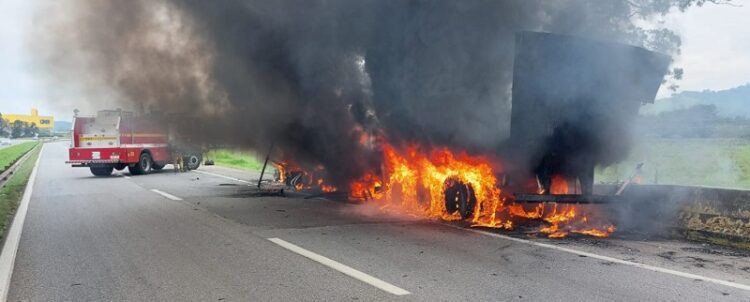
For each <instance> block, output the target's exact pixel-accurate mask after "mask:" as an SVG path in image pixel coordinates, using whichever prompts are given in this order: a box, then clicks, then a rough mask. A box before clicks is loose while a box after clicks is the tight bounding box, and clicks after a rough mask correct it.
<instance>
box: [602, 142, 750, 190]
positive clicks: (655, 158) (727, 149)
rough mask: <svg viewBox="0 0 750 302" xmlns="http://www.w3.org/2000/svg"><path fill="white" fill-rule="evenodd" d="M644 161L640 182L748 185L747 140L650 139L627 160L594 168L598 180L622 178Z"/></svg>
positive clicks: (749, 150) (749, 160) (749, 154)
mask: <svg viewBox="0 0 750 302" xmlns="http://www.w3.org/2000/svg"><path fill="white" fill-rule="evenodd" d="M639 162H643V163H644V166H643V170H642V171H643V173H642V174H641V175H642V182H643V183H648V184H653V183H659V184H680V185H698V186H712V187H729V188H745V189H750V140H744V139H651V140H646V141H642V142H640V143H638V144H636V146H635V147H634V149H633V152H632V154H631V155H630V158H628V159H627V160H626V161H624V162H622V163H620V164H618V165H614V166H611V167H607V168H599V169H597V171H596V172H597V174H596V181H597V182H613V181H618V180H624V179H626V178H629V177H630V175H632V173H633V171H634V169H635V166H636V164H637V163H639Z"/></svg>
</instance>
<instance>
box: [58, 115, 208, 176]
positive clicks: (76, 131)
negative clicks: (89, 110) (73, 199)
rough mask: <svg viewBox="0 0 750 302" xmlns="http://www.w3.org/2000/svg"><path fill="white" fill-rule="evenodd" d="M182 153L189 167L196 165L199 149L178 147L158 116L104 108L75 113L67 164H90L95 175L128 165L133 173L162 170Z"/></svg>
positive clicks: (196, 166) (102, 174)
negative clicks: (77, 114)
mask: <svg viewBox="0 0 750 302" xmlns="http://www.w3.org/2000/svg"><path fill="white" fill-rule="evenodd" d="M175 154H178V156H181V157H183V162H184V163H185V166H186V167H187V168H188V169H197V168H198V166H200V162H201V161H202V156H201V153H200V152H195V151H184V150H177V148H174V147H173V142H171V141H170V137H169V134H168V131H167V126H166V121H165V120H164V119H163V118H159V117H158V116H135V115H134V114H133V113H132V112H127V111H122V110H119V109H118V110H101V111H99V112H97V114H96V116H76V117H75V118H74V120H73V132H72V138H71V146H70V149H69V150H68V158H69V160H68V161H66V163H68V164H72V165H73V167H88V168H89V169H90V170H91V173H92V174H94V175H96V176H107V175H110V174H112V171H113V170H118V171H120V170H123V169H125V168H126V167H127V168H128V170H129V171H130V174H132V175H140V174H147V173H149V172H151V171H152V170H161V169H162V168H164V166H165V165H167V164H170V163H173V156H175Z"/></svg>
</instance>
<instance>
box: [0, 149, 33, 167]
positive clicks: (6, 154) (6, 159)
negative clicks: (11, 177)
mask: <svg viewBox="0 0 750 302" xmlns="http://www.w3.org/2000/svg"><path fill="white" fill-rule="evenodd" d="M37 144H38V142H25V143H20V144H18V145H13V146H10V147H6V148H2V149H0V172H3V171H5V169H7V168H8V167H10V166H11V165H13V163H15V162H16V160H18V159H19V158H21V156H23V155H24V154H26V152H27V151H29V150H31V149H32V148H34V147H35V146H36V145H37Z"/></svg>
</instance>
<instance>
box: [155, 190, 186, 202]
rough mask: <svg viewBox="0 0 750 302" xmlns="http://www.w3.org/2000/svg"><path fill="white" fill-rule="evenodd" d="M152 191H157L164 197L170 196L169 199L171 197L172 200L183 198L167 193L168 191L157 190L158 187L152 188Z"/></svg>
mask: <svg viewBox="0 0 750 302" xmlns="http://www.w3.org/2000/svg"><path fill="white" fill-rule="evenodd" d="M151 192H154V193H156V194H159V195H161V196H164V197H166V198H169V199H171V200H177V201H179V200H182V198H179V197H177V196H174V195H172V194H169V193H167V192H163V191H159V190H157V189H151Z"/></svg>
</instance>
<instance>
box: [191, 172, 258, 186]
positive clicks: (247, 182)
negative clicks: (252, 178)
mask: <svg viewBox="0 0 750 302" xmlns="http://www.w3.org/2000/svg"><path fill="white" fill-rule="evenodd" d="M193 172H197V173H202V174H206V175H211V176H216V177H221V178H226V179H230V180H234V181H239V182H242V183H246V184H249V183H251V182H249V181H247V180H242V179H239V178H234V177H231V176H226V175H221V174H216V173H211V172H206V171H197V170H193Z"/></svg>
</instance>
